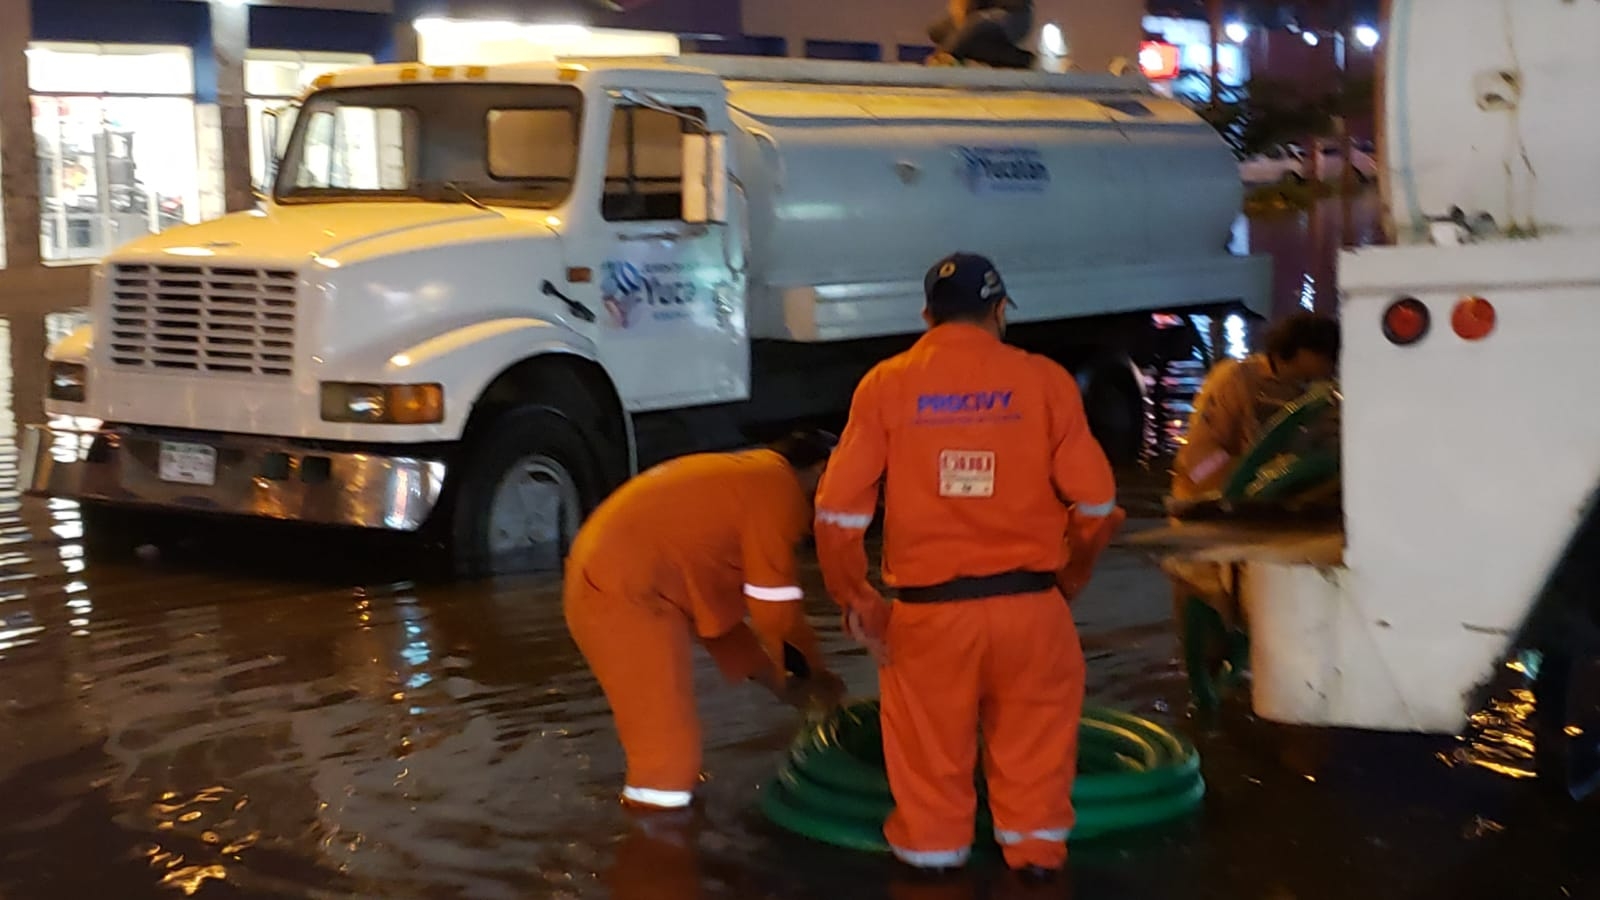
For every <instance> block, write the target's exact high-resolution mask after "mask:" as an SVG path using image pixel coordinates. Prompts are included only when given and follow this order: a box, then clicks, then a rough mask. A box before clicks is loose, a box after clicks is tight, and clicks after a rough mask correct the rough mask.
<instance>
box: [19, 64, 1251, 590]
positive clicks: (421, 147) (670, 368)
mask: <svg viewBox="0 0 1600 900" xmlns="http://www.w3.org/2000/svg"><path fill="white" fill-rule="evenodd" d="M1241 190H1242V189H1241V186H1240V183H1239V177H1238V171H1237V168H1236V164H1235V161H1234V158H1233V156H1232V154H1231V153H1230V152H1229V150H1228V149H1227V147H1226V146H1225V145H1224V144H1223V142H1222V141H1221V139H1220V138H1219V137H1218V136H1217V135H1216V134H1215V133H1214V132H1213V131H1212V130H1211V129H1210V128H1209V127H1208V126H1206V125H1205V124H1204V123H1203V122H1202V121H1201V120H1200V119H1199V118H1198V117H1196V116H1195V115H1194V114H1193V113H1191V112H1190V111H1189V110H1187V109H1186V108H1184V107H1183V106H1182V105H1180V104H1178V103H1176V102H1173V101H1171V100H1167V99H1163V98H1161V97H1159V96H1157V95H1155V94H1154V93H1153V92H1152V91H1151V90H1150V88H1149V86H1148V85H1147V84H1146V83H1145V82H1144V81H1143V80H1142V79H1139V78H1137V77H1134V78H1124V77H1113V76H1111V75H1081V74H1069V75H1052V74H1045V73H1037V72H1002V71H972V70H956V69H928V68H922V67H917V66H889V65H875V64H839V63H824V62H801V61H780V60H753V59H739V58H728V57H704V58H700V57H682V58H672V59H638V58H636V59H612V60H602V59H590V60H566V61H561V62H558V63H553V64H523V65H506V66H490V67H477V66H456V67H427V66H421V65H391V66H378V67H371V68H362V69H354V70H348V71H344V72H341V73H338V74H335V75H330V76H325V77H324V78H322V79H321V80H320V81H319V82H318V83H317V85H316V86H315V87H314V88H313V90H312V91H311V92H310V93H309V94H308V95H307V96H306V97H305V98H304V101H303V104H302V106H301V109H300V112H299V114H298V116H297V118H296V122H295V126H294V129H293V133H292V135H291V136H290V139H289V141H288V143H287V150H286V152H285V154H284V156H283V158H282V160H281V166H280V168H279V174H278V177H277V180H276V184H275V187H274V190H273V193H272V196H271V197H270V198H266V200H265V202H264V203H263V205H262V207H261V208H260V209H257V210H255V211H251V212H247V213H240V214H235V215H231V216H228V217H226V218H223V219H220V220H217V221H213V222H208V223H205V224H202V225H198V226H193V227H185V228H178V229H174V230H171V231H167V232H164V233H162V234H160V235H155V236H152V237H149V238H146V239H142V240H140V241H137V242H135V243H133V244H130V245H128V246H127V247H125V248H123V249H121V250H119V251H117V252H116V253H114V254H113V255H112V256H111V257H110V258H108V259H107V260H106V261H105V262H104V263H103V264H102V265H101V266H100V267H99V268H98V270H97V272H96V275H95V279H94V287H93V295H92V297H91V298H90V300H89V308H90V312H91V324H90V325H88V326H87V327H86V328H84V329H83V330H81V331H80V332H78V333H76V334H74V335H73V336H71V337H70V338H68V339H67V340H65V341H63V342H62V343H61V344H59V345H58V346H56V347H54V348H52V349H51V351H50V353H49V358H50V364H51V380H50V388H49V391H50V394H49V397H48V402H47V410H48V411H49V412H50V413H51V414H53V415H56V416H62V417H72V419H73V420H77V421H82V420H86V419H87V420H91V421H96V422H99V423H101V424H100V425H99V426H97V427H95V428H92V429H89V430H81V429H72V428H52V427H45V426H37V427H31V428H30V429H28V431H27V442H26V447H25V453H24V457H25V459H24V463H23V467H24V473H23V477H24V484H25V485H27V486H28V488H29V489H30V490H31V492H33V493H34V494H42V495H46V496H52V497H64V498H71V499H75V500H79V501H82V502H83V503H84V513H85V517H86V527H87V528H89V529H90V530H91V531H93V530H94V529H95V528H97V527H99V526H98V524H97V522H96V519H105V518H108V517H110V516H112V515H114V514H116V515H120V514H122V513H125V512H128V511H141V512H150V511H156V512H168V513H171V512H178V513H209V514H225V515H234V516H254V517H267V518H275V519H288V520H296V521H303V522H308V523H318V524H324V525H339V526H355V527H359V528H368V529H386V530H391V531H416V530H418V529H423V528H429V529H434V530H435V532H436V533H437V534H438V535H439V536H440V537H441V538H442V539H443V540H444V541H445V542H446V543H448V544H449V545H451V546H452V547H453V548H454V549H455V551H456V553H455V557H456V559H457V560H458V561H459V562H460V568H461V569H462V570H463V571H466V572H471V573H478V572H483V571H503V570H505V569H508V568H517V567H521V566H526V565H528V564H530V562H532V563H534V564H537V560H538V559H540V558H541V557H542V558H543V559H544V560H545V562H547V563H548V562H549V561H550V558H549V551H550V549H551V548H555V549H556V550H558V551H559V549H560V548H562V547H563V546H564V545H565V542H566V541H567V540H568V539H569V538H570V537H571V536H572V534H573V533H574V531H575V529H576V528H577V526H578V524H579V522H580V520H581V518H582V517H583V516H584V514H585V513H586V512H587V511H588V510H589V509H591V508H593V506H594V505H595V504H596V503H597V502H598V501H599V500H600V499H601V498H602V497H603V496H604V495H605V494H606V493H607V492H608V491H609V490H610V489H612V488H613V487H615V486H616V485H617V484H618V483H620V482H621V481H622V480H624V479H625V478H626V477H627V476H628V475H629V474H630V473H632V472H634V471H636V470H638V469H640V468H642V467H644V466H645V465H648V464H649V463H651V462H653V461H655V460H658V459H661V458H664V457H667V456H671V455H675V454H678V453H682V452H688V451H693V450H702V449H712V448H718V447H729V446H736V445H741V444H746V443H748V442H749V441H750V440H752V439H753V437H754V436H756V435H758V434H760V433H762V432H763V431H765V430H768V429H771V428H776V427H779V426H783V425H785V424H787V423H795V422H801V421H808V420H809V421H819V420H827V419H830V418H832V417H836V416H840V415H842V414H843V412H844V411H845V410H846V409H847V407H848V404H849V398H850V395H851V392H852V391H853V389H854V386H855V383H856V381H857V380H858V378H859V377H860V376H861V375H862V374H863V373H864V372H865V371H866V370H867V369H868V368H869V367H870V366H871V365H872V364H874V363H875V362H877V361H879V360H881V359H882V358H884V357H885V356H887V355H889V354H891V353H893V352H896V351H898V350H899V349H902V348H903V347H905V346H907V345H908V343H909V342H910V341H911V340H913V339H914V338H915V336H916V335H917V334H918V333H919V332H920V331H921V330H922V324H921V321H920V318H919V315H918V314H919V311H920V308H921V302H922V297H921V293H922V285H921V278H922V274H923V272H924V271H925V269H926V267H927V266H928V265H930V264H931V262H932V261H933V260H936V259H938V258H939V257H940V256H942V255H944V254H946V253H948V252H950V251H952V250H955V249H969V250H975V251H979V252H984V253H987V254H990V255H992V256H993V257H994V258H995V259H996V260H997V261H998V263H999V265H1000V266H1001V267H1002V268H1003V270H1004V272H1005V275H1006V281H1007V283H1008V285H1010V286H1011V287H1012V289H1013V292H1014V294H1015V298H1016V300H1017V301H1018V303H1019V304H1020V310H1019V311H1018V312H1017V313H1016V316H1015V319H1016V321H1017V322H1018V323H1019V324H1018V325H1017V326H1016V327H1015V329H1014V334H1015V337H1014V340H1016V341H1017V342H1018V343H1020V344H1023V345H1025V346H1029V347H1031V348H1034V349H1038V350H1041V351H1043V352H1047V353H1049V354H1051V355H1053V356H1054V357H1056V358H1058V359H1060V360H1062V361H1063V362H1064V363H1065V364H1067V365H1069V367H1071V368H1072V369H1073V370H1074V371H1075V372H1077V374H1078V376H1079V379H1080V382H1081V384H1082V385H1083V389H1084V393H1085V395H1086V398H1087V403H1088V406H1089V408H1090V410H1091V417H1092V420H1093V424H1094V426H1095V428H1096V429H1097V434H1098V435H1099V436H1100V438H1101V440H1102V442H1103V443H1105V444H1106V445H1107V447H1108V449H1109V450H1110V451H1111V452H1112V453H1113V454H1114V455H1119V456H1123V457H1127V456H1131V455H1132V454H1133V453H1135V452H1136V451H1137V449H1138V446H1139V440H1140V436H1141V434H1142V428H1143V424H1142V423H1143V420H1144V388H1143V385H1142V380H1141V376H1140V373H1139V371H1138V369H1137V368H1136V367H1135V365H1134V364H1133V363H1132V362H1131V361H1130V355H1131V354H1132V353H1133V352H1134V351H1135V350H1136V349H1137V347H1138V346H1139V343H1140V342H1141V341H1142V340H1143V339H1144V337H1145V335H1146V334H1147V333H1148V332H1150V331H1151V330H1152V320H1153V319H1154V318H1155V316H1154V315H1153V314H1155V313H1184V312H1194V313H1206V314H1213V315H1220V314H1227V313H1228V312H1230V311H1237V312H1242V313H1245V314H1264V313H1265V312H1266V310H1267V296H1266V295H1267V291H1268V284H1269V281H1270V277H1269V276H1270V262H1269V261H1268V260H1267V259H1265V258H1261V257H1247V256H1236V255H1233V254H1231V253H1230V252H1229V250H1228V247H1229V244H1230V239H1231V236H1232V230H1233V226H1234V223H1235V221H1236V218H1237V216H1238V213H1239V208H1240V200H1241ZM55 421H57V422H60V421H63V420H62V419H57V420H55Z"/></svg>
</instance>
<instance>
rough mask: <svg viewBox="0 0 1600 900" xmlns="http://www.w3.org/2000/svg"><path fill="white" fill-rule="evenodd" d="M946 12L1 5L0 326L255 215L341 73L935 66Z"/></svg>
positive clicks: (1116, 17) (453, 1) (938, 7)
mask: <svg viewBox="0 0 1600 900" xmlns="http://www.w3.org/2000/svg"><path fill="white" fill-rule="evenodd" d="M944 2H945V0H872V2H870V3H865V2H861V0H807V2H803V3H802V2H794V0H743V4H742V8H741V2H740V0H0V21H3V22H5V23H6V26H5V27H4V28H0V193H3V197H4V200H3V204H0V212H3V215H0V312H4V311H6V310H9V309H17V308H19V307H24V308H26V307H42V308H54V307H59V306H62V305H72V303H73V302H81V299H82V297H83V296H84V294H85V291H86V288H87V284H88V275H89V270H90V265H89V264H90V263H93V262H94V261H96V260H98V259H100V258H101V257H103V256H104V255H106V254H107V253H109V252H111V251H112V250H114V249H115V248H116V247H118V246H120V245H122V244H124V243H126V242H128V241H130V240H133V239H134V238H136V237H139V236H141V235H144V234H148V233H151V232H156V231H160V230H163V229H165V228H167V227H170V226H172V225H174V224H178V223H183V222H198V221H202V220H204V219H208V218H213V217H216V216H219V215H222V214H224V213H226V212H229V211H235V210H241V209H248V208H250V207H251V206H253V205H254V203H255V196H254V192H255V190H256V189H257V188H258V187H259V186H260V184H261V181H262V180H263V179H264V177H265V174H266V172H267V168H268V159H269V156H270V155H272V153H273V148H272V147H270V146H269V143H270V140H271V137H270V133H271V132H272V131H273V129H272V127H271V126H269V124H268V123H267V117H266V115H265V113H266V112H267V110H269V109H281V108H285V107H287V106H288V105H289V104H290V103H291V102H292V101H293V99H294V98H295V97H297V96H298V95H299V94H300V93H301V92H302V91H303V90H304V89H305V87H306V86H307V85H309V84H310V83H311V81H312V80H314V79H315V78H316V77H317V76H318V75H320V74H322V73H325V72H328V71H332V70H336V69H339V68H343V67H346V66H352V65H362V64H368V63H372V62H393V61H407V60H419V59H420V60H422V61H424V62H429V61H433V60H442V61H446V62H455V61H457V60H456V59H454V57H456V56H460V55H462V54H475V53H480V52H482V53H489V52H491V51H493V53H492V55H495V56H497V57H498V58H506V57H507V56H516V54H518V53H520V52H522V51H523V50H524V49H529V48H531V47H532V43H537V41H536V40H534V39H533V38H529V37H527V33H530V32H532V31H534V30H537V26H543V27H546V28H555V29H566V30H565V31H560V34H562V35H566V37H564V38H562V42H563V48H569V47H570V44H569V43H566V42H568V41H570V40H573V39H574V38H573V37H572V35H573V34H574V30H573V29H572V28H571V26H573V25H582V26H585V27H586V29H585V30H584V31H581V32H578V33H579V34H581V35H583V38H582V40H583V41H584V42H585V43H583V45H582V46H583V50H584V51H587V52H597V51H598V52H659V51H658V50H652V49H649V48H659V47H663V46H670V47H671V48H672V49H673V50H676V49H678V48H679V47H681V48H682V49H684V50H694V51H701V52H720V53H747V54H765V55H779V56H783V55H788V56H812V57H819V58H835V59H871V60H885V61H893V60H905V61H920V60H921V59H922V58H923V57H924V56H926V54H927V53H928V52H929V51H930V50H931V49H932V48H931V47H930V46H929V45H928V39H927V37H926V33H925V32H926V29H927V26H928V24H929V23H930V22H931V21H932V20H933V19H934V18H936V17H937V16H938V15H939V14H940V13H941V11H942V9H943V7H944ZM1142 7H1143V0H1100V2H1097V3H1092V4H1091V3H1078V2H1073V0H1039V2H1038V22H1037V23H1036V28H1035V31H1036V35H1035V40H1034V43H1035V45H1037V44H1038V37H1039V34H1040V33H1041V32H1042V30H1043V29H1044V28H1045V27H1046V26H1049V27H1052V28H1055V29H1058V30H1059V32H1060V35H1061V39H1060V40H1055V39H1054V38H1052V41H1051V42H1049V46H1051V47H1055V46H1058V45H1060V46H1061V49H1062V50H1063V51H1066V52H1067V54H1068V55H1069V56H1070V58H1071V62H1072V64H1073V65H1074V67H1076V68H1080V69H1090V70H1099V69H1104V68H1105V67H1106V66H1107V65H1109V64H1110V63H1111V62H1112V60H1113V59H1114V58H1117V57H1122V58H1124V59H1128V60H1135V59H1136V58H1137V52H1138V44H1139V39H1140V35H1141V32H1140V27H1139V21H1140V15H1141V12H1142ZM471 22H476V23H478V25H479V31H481V32H482V33H484V34H487V35H490V37H473V33H474V32H473V30H472V28H470V27H468V28H465V29H463V28H460V27H456V26H458V25H461V24H462V23H471ZM508 25H509V26H510V27H509V28H508V27H506V26H508ZM447 26H448V27H447ZM524 26H535V27H524ZM451 29H453V30H451ZM506 33H515V34H518V35H523V37H519V38H518V40H519V41H521V42H522V43H521V44H520V45H518V46H507V42H506V40H505V34H506ZM554 33H555V32H549V34H554ZM597 36H598V37H597ZM607 36H609V38H608V37H607ZM607 40H610V41H611V43H606V41H607ZM474 41H477V43H473V42H474ZM530 42H532V43H530ZM547 43H548V41H547ZM618 48H622V49H618ZM546 49H548V48H546ZM529 52H532V50H531V49H529ZM430 56H431V57H432V58H433V60H430ZM283 133H285V131H284V130H283V129H279V130H278V134H279V135H282V134H283Z"/></svg>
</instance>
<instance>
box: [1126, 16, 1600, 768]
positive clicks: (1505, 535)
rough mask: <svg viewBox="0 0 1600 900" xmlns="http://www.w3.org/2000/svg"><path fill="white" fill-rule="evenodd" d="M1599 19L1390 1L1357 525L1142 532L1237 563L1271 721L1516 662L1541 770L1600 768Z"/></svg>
mask: <svg viewBox="0 0 1600 900" xmlns="http://www.w3.org/2000/svg"><path fill="white" fill-rule="evenodd" d="M1597 38H1600V3H1595V2H1580V3H1574V2H1558V0H1536V2H1535V0H1515V2H1506V0H1393V12H1392V19H1391V21H1390V23H1389V26H1388V30H1387V47H1386V51H1385V52H1386V53H1387V63H1388V77H1387V87H1386V96H1385V107H1386V111H1387V112H1386V122H1385V123H1384V128H1383V131H1384V139H1383V147H1382V150H1383V153H1382V156H1383V159H1382V161H1381V163H1382V172H1381V178H1382V180H1383V183H1384V195H1385V198H1386V201H1387V204H1388V206H1389V210H1390V213H1391V215H1392V217H1393V220H1394V222H1393V224H1394V226H1395V227H1394V229H1393V230H1394V232H1395V236H1396V243H1395V245H1393V246H1381V247H1367V248H1362V249H1359V250H1353V251H1349V252H1346V253H1345V254H1344V255H1343V256H1342V258H1341V259H1340V262H1339V281H1340V288H1341V292H1342V295H1343V296H1342V305H1341V319H1342V322H1343V328H1344V350H1343V360H1342V364H1341V370H1342V374H1341V384H1340V391H1341V392H1342V404H1341V406H1340V409H1339V413H1340V418H1341V419H1342V437H1341V439H1340V442H1341V443H1342V448H1341V450H1340V453H1339V455H1340V457H1341V465H1342V472H1341V483H1342V493H1343V523H1342V527H1338V526H1333V527H1328V528H1317V527H1314V526H1305V527H1301V528H1298V529H1287V530H1286V529H1285V528H1283V527H1282V526H1281V525H1270V524H1263V523H1259V522H1258V523H1256V524H1250V523H1246V522H1231V523H1230V522H1226V521H1207V522H1203V523H1197V524H1179V525H1177V526H1174V527H1172V528H1166V529H1161V530H1158V531H1153V532H1147V533H1145V534H1142V535H1139V536H1138V537H1136V538H1135V539H1134V542H1135V543H1136V544H1140V545H1142V546H1144V547H1146V548H1149V549H1151V550H1152V551H1154V552H1156V553H1157V554H1160V555H1163V556H1166V557H1167V558H1169V559H1173V560H1175V561H1178V562H1180V563H1183V564H1192V563H1205V564H1217V565H1219V566H1221V567H1222V571H1223V579H1222V580H1223V581H1224V582H1225V583H1228V584H1231V585H1232V590H1233V591H1234V592H1235V594H1236V599H1237V600H1238V601H1239V603H1240V605H1241V607H1242V612H1243V616H1244V619H1245V620H1246V622H1247V625H1246V631H1247V632H1248V636H1249V648H1250V652H1249V668H1250V671H1251V676H1252V677H1251V680H1250V684H1251V699H1252V703H1253V706H1254V709H1255V712H1256V713H1257V714H1258V715H1259V716H1261V717H1262V718H1264V719H1267V720H1270V721H1275V722H1282V723H1293V724H1300V725H1321V726H1342V727H1352V728H1361V729H1375V730H1384V731H1405V732H1423V733H1435V734H1458V733H1460V732H1461V731H1462V730H1463V729H1465V728H1466V727H1467V724H1468V720H1469V717H1470V716H1471V714H1472V713H1473V712H1474V711H1476V710H1478V709H1480V708H1482V706H1481V704H1482V703H1483V701H1484V699H1485V694H1486V693H1487V692H1488V689H1489V687H1490V686H1491V683H1492V681H1493V677H1492V676H1494V674H1495V672H1496V670H1497V668H1498V667H1499V666H1500V665H1501V664H1502V663H1507V662H1508V661H1510V662H1509V664H1510V665H1513V666H1516V667H1517V668H1521V669H1534V670H1535V671H1536V677H1535V678H1534V681H1533V685H1534V691H1535V695H1536V699H1537V705H1538V714H1539V722H1538V728H1537V731H1536V734H1537V743H1538V748H1537V750H1538V752H1537V753H1536V760H1537V763H1538V768H1539V770H1540V773H1541V774H1542V775H1547V776H1553V779H1554V780H1553V781H1552V783H1556V784H1561V785H1563V786H1565V787H1566V788H1567V789H1568V790H1570V791H1571V792H1572V793H1574V794H1575V795H1578V794H1586V793H1588V792H1590V791H1592V790H1593V789H1594V787H1596V785H1597V780H1596V779H1595V777H1594V775H1595V773H1596V771H1597V769H1596V765H1595V764H1596V762H1597V761H1600V716H1597V715H1596V714H1597V713H1600V707H1597V700H1600V669H1597V666H1596V663H1597V662H1600V503H1597V500H1600V495H1597V493H1596V492H1597V490H1600V405H1597V404H1596V403H1595V401H1594V396H1593V393H1594V392H1593V390H1592V389H1591V388H1590V386H1589V372H1588V371H1587V369H1586V368H1585V366H1586V363H1585V362H1584V360H1586V359H1588V358H1589V357H1590V356H1591V355H1592V354H1593V353H1594V352H1595V346H1596V343H1597V341H1600V180H1597V179H1596V178H1595V177H1594V174H1593V170H1594V166H1595V158H1596V156H1595V146H1596V139H1600V125H1597V120H1596V119H1595V117H1594V116H1593V115H1592V114H1591V112H1590V111H1591V110H1593V109H1594V108H1595V106H1594V105H1593V104H1592V103H1591V101H1595V100H1596V97H1597V90H1596V87H1595V80H1594V78H1593V77H1592V75H1591V74H1590V70H1591V68H1592V62H1593V59H1594V52H1595V51H1594V45H1595V41H1596V39H1597ZM1269 468H1270V465H1269ZM1230 575H1231V577H1230ZM1528 650H1531V651H1535V652H1534V653H1532V654H1525V653H1523V652H1522V651H1528ZM1524 656H1526V658H1527V662H1526V663H1525V662H1524V661H1523V657H1524Z"/></svg>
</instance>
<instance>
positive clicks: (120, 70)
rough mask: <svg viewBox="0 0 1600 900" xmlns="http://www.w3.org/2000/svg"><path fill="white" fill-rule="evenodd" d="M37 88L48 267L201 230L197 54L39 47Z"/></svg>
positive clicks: (31, 64) (34, 50) (33, 85)
mask: <svg viewBox="0 0 1600 900" xmlns="http://www.w3.org/2000/svg"><path fill="white" fill-rule="evenodd" d="M28 84H29V88H30V91H31V93H32V100H33V130H34V138H35V140H36V141H37V144H38V154H39V195H40V216H39V220H40V221H39V240H40V250H41V253H42V255H43V257H44V260H45V262H48V263H64V262H74V261H79V260H94V259H98V258H100V257H102V256H105V255H106V254H107V253H109V252H111V251H112V250H114V249H116V248H117V247H119V246H121V245H122V244H125V243H127V242H129V241H131V240H134V239H136V238H139V237H142V236H144V235H147V234H153V233H155V232H158V231H161V230H163V229H165V228H168V227H171V226H172V225H176V224H180V223H183V222H194V221H198V215H199V212H198V207H199V166H198V151H197V147H196V140H195V100H194V62H193V59H192V57H191V54H190V51H189V49H188V48H187V47H166V46H141V45H120V44H55V43H36V44H33V45H31V46H30V47H29V49H28Z"/></svg>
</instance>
